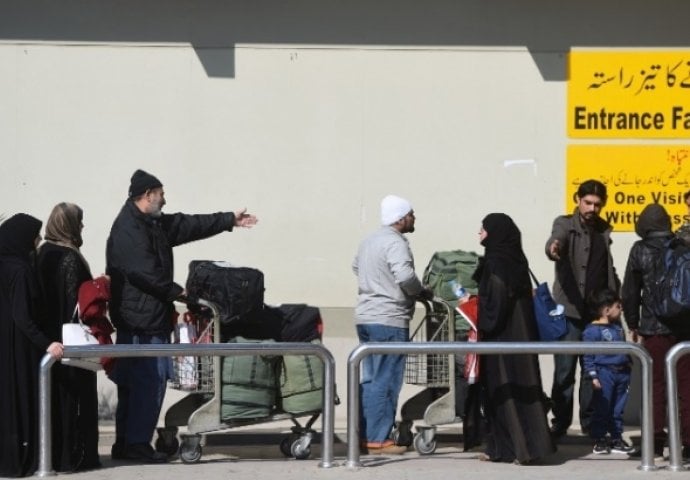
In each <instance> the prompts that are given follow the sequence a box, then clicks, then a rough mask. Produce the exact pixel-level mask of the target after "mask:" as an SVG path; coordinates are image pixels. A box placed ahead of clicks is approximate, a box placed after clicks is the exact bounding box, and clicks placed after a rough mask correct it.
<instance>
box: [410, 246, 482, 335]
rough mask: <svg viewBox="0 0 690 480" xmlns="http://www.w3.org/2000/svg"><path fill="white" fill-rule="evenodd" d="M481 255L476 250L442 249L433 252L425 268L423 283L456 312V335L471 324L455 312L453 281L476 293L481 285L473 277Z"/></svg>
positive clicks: (463, 332) (462, 333)
mask: <svg viewBox="0 0 690 480" xmlns="http://www.w3.org/2000/svg"><path fill="white" fill-rule="evenodd" d="M479 258H480V256H479V255H478V254H476V253H475V252H466V251H464V250H448V251H440V252H436V253H434V254H433V256H432V257H431V260H429V263H428V264H427V266H426V268H425V269H424V275H422V283H424V284H425V285H428V286H429V287H430V288H431V289H432V290H433V292H434V295H435V296H437V297H440V298H442V299H443V300H445V301H446V303H447V304H448V306H449V307H450V308H451V310H452V311H453V312H454V321H455V322H454V323H455V333H456V336H463V335H464V334H466V333H467V331H469V329H470V326H469V324H468V323H467V321H465V319H464V318H463V316H462V315H460V314H459V313H457V312H455V306H456V305H457V298H456V296H455V293H454V292H453V288H452V286H451V282H452V281H453V280H454V281H456V282H457V283H459V284H460V285H462V286H463V287H464V288H465V290H467V292H468V293H469V294H470V295H476V294H477V290H478V288H479V285H477V282H476V281H475V280H474V279H473V278H472V275H474V271H475V270H476V269H477V266H478V265H479Z"/></svg>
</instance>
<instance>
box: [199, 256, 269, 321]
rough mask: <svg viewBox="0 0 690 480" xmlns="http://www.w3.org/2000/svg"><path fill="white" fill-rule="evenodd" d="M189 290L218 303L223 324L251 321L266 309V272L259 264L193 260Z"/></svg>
mask: <svg viewBox="0 0 690 480" xmlns="http://www.w3.org/2000/svg"><path fill="white" fill-rule="evenodd" d="M187 294H188V295H189V296H190V298H202V299H204V300H208V301H210V302H213V303H215V304H217V305H218V307H219V308H220V323H221V326H226V325H231V324H233V323H243V322H247V321H249V320H250V319H251V318H253V317H256V316H258V315H259V314H260V313H261V311H262V309H263V306H264V274H263V273H262V272H261V271H260V270H257V269H256V268H250V267H233V266H229V265H228V264H226V263H224V262H214V261H209V260H193V261H191V262H190V263H189V276H188V277H187Z"/></svg>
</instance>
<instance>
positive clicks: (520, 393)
mask: <svg viewBox="0 0 690 480" xmlns="http://www.w3.org/2000/svg"><path fill="white" fill-rule="evenodd" d="M480 243H481V244H482V245H483V246H484V247H485V254H484V258H483V259H482V261H481V263H480V265H479V267H478V269H477V272H476V273H475V276H476V279H477V281H478V282H479V319H478V329H479V333H480V338H481V340H482V341H485V342H528V341H536V340H538V333H537V324H536V320H535V317H534V308H533V304H532V285H531V283H530V277H529V268H528V263H527V258H526V257H525V254H524V253H523V251H522V240H521V235H520V230H519V229H518V228H517V226H516V225H515V223H514V222H513V220H512V219H511V218H510V217H509V216H508V215H506V214H503V213H492V214H489V215H488V216H486V217H485V218H484V220H483V221H482V229H481V230H480ZM480 382H481V384H482V387H483V389H484V395H483V401H484V413H485V415H486V420H487V432H486V436H485V441H486V452H485V453H484V454H480V457H479V458H480V459H481V460H489V461H494V462H514V463H517V464H528V463H533V462H535V461H537V460H539V459H542V458H543V457H546V456H547V455H549V454H551V453H553V452H555V451H556V447H555V445H554V443H553V440H552V438H551V435H550V433H549V425H548V422H547V419H546V407H545V404H544V395H543V390H542V382H541V374H540V371H539V361H538V356H537V355H536V354H520V355H483V356H482V358H481V367H480Z"/></svg>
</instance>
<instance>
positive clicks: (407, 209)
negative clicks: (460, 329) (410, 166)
mask: <svg viewBox="0 0 690 480" xmlns="http://www.w3.org/2000/svg"><path fill="white" fill-rule="evenodd" d="M414 223H415V216H414V210H413V209H412V205H411V204H410V202H408V201H407V200H405V199H403V198H400V197H397V196H395V195H388V196H387V197H385V198H384V199H383V200H382V201H381V225H382V226H381V228H379V229H378V230H377V231H376V232H374V233H372V234H371V235H369V236H368V237H366V238H365V239H364V240H363V241H362V243H361V244H360V245H359V249H358V251H357V255H356V256H355V259H354V262H353V263H352V270H353V271H354V272H355V275H357V280H358V301H357V307H356V309H355V323H356V327H357V335H358V337H359V340H360V342H362V343H365V342H406V341H408V340H409V324H410V320H411V319H412V315H413V313H414V307H415V299H416V298H417V297H420V296H424V297H426V298H431V296H432V293H431V291H430V290H429V289H426V288H424V287H423V286H422V283H421V281H420V280H419V278H418V277H417V275H416V273H415V268H414V259H413V257H412V252H411V251H410V246H409V244H408V242H407V239H406V238H405V237H404V235H403V234H405V233H412V232H414ZM404 369H405V356H404V355H371V356H369V357H366V358H365V359H364V361H363V362H362V378H361V380H360V381H361V390H360V430H359V432H360V439H361V443H362V445H361V446H362V448H363V449H365V450H367V451H368V452H369V453H386V454H401V453H403V452H405V450H407V447H404V446H398V445H396V444H395V442H394V441H393V440H392V439H390V433H391V430H392V428H393V425H394V423H395V413H396V411H397V405H398V396H399V395H400V389H401V388H402V382H403V374H404Z"/></svg>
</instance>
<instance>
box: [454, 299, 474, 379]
mask: <svg viewBox="0 0 690 480" xmlns="http://www.w3.org/2000/svg"><path fill="white" fill-rule="evenodd" d="M455 310H456V311H457V312H458V313H459V314H460V315H462V316H463V318H464V319H465V320H467V323H468V324H469V325H470V330H469V332H467V341H468V342H478V341H479V331H478V330H477V319H478V318H479V314H478V311H479V298H478V297H477V296H476V295H471V296H470V297H469V299H467V300H465V301H462V302H460V301H459V302H458V306H457V307H455ZM464 374H465V379H466V380H467V383H468V384H470V385H471V384H473V383H477V380H478V379H479V355H477V354H476V353H468V354H466V355H465V372H464Z"/></svg>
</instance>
